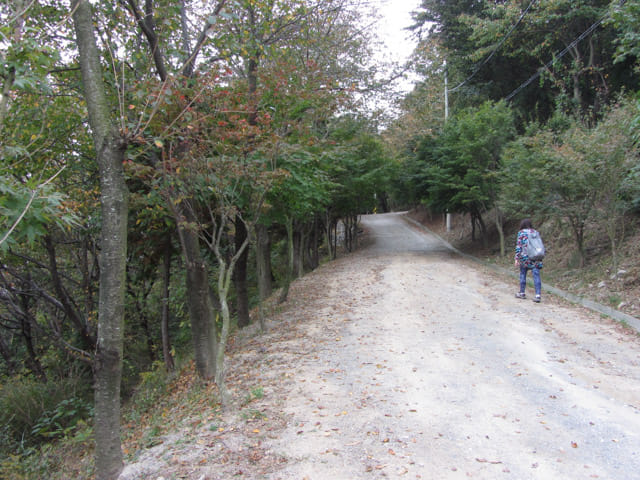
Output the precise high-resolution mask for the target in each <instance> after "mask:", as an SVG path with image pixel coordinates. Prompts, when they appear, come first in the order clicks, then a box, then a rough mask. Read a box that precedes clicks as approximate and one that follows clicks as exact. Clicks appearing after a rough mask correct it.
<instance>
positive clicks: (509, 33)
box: [449, 0, 536, 92]
mask: <svg viewBox="0 0 640 480" xmlns="http://www.w3.org/2000/svg"><path fill="white" fill-rule="evenodd" d="M534 3H536V0H531V3H529V6H528V7H527V8H525V10H524V12H522V14H521V15H520V18H519V19H518V21H517V22H516V23H515V24H514V25H512V26H511V29H510V30H509V31H508V32H507V34H506V35H505V36H504V37H503V38H502V40H501V41H500V43H499V44H498V45H497V46H496V48H494V49H493V50H492V51H491V53H490V54H489V56H487V58H485V59H484V61H483V62H482V63H480V64H478V65H477V66H476V69H475V70H474V71H473V73H472V74H471V75H469V76H468V77H467V78H466V79H465V80H464V81H463V82H462V83H460V84H459V85H457V86H455V87H454V88H452V89H451V90H449V91H450V92H455V91H456V90H458V89H459V88H460V87H462V86H464V85H465V84H466V83H467V82H468V81H469V80H471V79H472V78H473V77H475V76H476V73H478V72H479V71H480V69H481V68H482V67H484V66H485V65H486V64H487V62H489V60H491V58H492V57H493V55H494V54H495V53H496V52H497V51H498V50H499V49H500V47H502V44H503V43H504V42H505V41H506V40H507V38H509V36H510V35H511V34H512V33H513V31H514V30H515V29H516V28H518V25H520V23H521V22H522V19H523V18H524V17H525V16H526V15H527V13H529V10H530V9H531V7H532V6H533V4H534Z"/></svg>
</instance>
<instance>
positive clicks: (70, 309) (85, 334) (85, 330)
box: [44, 235, 96, 352]
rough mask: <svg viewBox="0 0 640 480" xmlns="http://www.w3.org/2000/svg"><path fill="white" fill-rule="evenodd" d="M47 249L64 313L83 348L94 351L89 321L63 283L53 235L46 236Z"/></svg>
mask: <svg viewBox="0 0 640 480" xmlns="http://www.w3.org/2000/svg"><path fill="white" fill-rule="evenodd" d="M44 245H45V249H46V250H47V254H48V256H49V271H50V272H51V281H52V283H53V289H54V290H55V291H56V294H57V295H58V298H59V299H60V303H62V306H63V308H64V313H65V315H66V316H67V318H68V319H69V320H70V321H71V323H72V324H73V325H74V326H75V328H76V331H77V332H78V335H79V336H80V340H81V342H82V348H84V349H85V350H86V351H87V352H92V351H93V350H95V348H96V339H95V338H93V337H92V335H91V333H90V332H89V326H88V323H87V322H86V321H85V319H84V318H83V317H82V316H81V315H80V313H79V312H78V311H77V310H76V308H75V307H74V302H73V300H72V299H71V298H70V297H69V295H68V293H67V290H66V289H65V288H64V287H63V285H62V280H61V278H60V273H59V272H58V262H57V258H56V249H55V246H54V245H53V241H52V239H51V236H49V235H47V236H45V238H44Z"/></svg>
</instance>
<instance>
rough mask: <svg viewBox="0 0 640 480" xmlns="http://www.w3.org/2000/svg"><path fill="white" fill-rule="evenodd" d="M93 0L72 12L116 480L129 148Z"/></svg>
mask: <svg viewBox="0 0 640 480" xmlns="http://www.w3.org/2000/svg"><path fill="white" fill-rule="evenodd" d="M91 8H92V7H91V3H90V2H89V1H88V0H73V1H72V2H71V9H72V11H73V21H74V26H75V31H76V44H77V46H78V51H79V61H80V72H81V74H82V86H83V90H84V98H85V101H86V103H87V110H88V113H89V125H90V126H91V130H92V133H93V141H94V145H95V150H96V155H97V161H98V167H99V172H100V174H99V175H100V201H101V205H102V228H101V233H100V248H101V253H100V294H99V300H98V341H97V348H96V360H95V417H94V435H95V442H96V448H95V452H96V454H95V455H96V479H97V480H113V479H115V478H117V477H118V475H119V474H120V472H121V471H122V468H123V461H122V449H121V443H120V381H121V377H122V351H123V320H124V298H125V281H126V278H125V276H126V254H127V214H128V192H127V186H126V184H125V179H124V174H123V171H122V163H123V160H124V150H125V147H126V145H125V144H124V142H123V141H122V139H121V138H120V137H119V135H118V131H117V129H116V128H115V127H114V125H113V124H112V123H111V112H110V110H109V107H108V101H107V95H106V89H105V85H104V82H103V79H102V68H101V64H100V53H99V51H98V49H97V47H96V41H95V36H94V32H93V14H92V11H91Z"/></svg>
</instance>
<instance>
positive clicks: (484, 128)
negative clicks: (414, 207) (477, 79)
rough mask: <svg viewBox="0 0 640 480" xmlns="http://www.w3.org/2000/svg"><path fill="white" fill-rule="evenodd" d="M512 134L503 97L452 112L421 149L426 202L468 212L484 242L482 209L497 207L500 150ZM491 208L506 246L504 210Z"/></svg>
mask: <svg viewBox="0 0 640 480" xmlns="http://www.w3.org/2000/svg"><path fill="white" fill-rule="evenodd" d="M514 136H515V127H514V124H513V115H512V113H511V110H510V109H509V107H508V106H507V105H506V103H505V102H500V103H498V104H493V103H491V102H486V103H485V104H484V105H482V106H481V107H479V108H477V109H467V110H465V111H463V112H460V113H459V114H458V115H456V116H455V117H454V118H452V119H451V120H450V121H449V122H447V124H446V125H445V127H444V130H443V133H442V135H441V136H440V137H439V138H438V141H437V143H436V145H435V148H434V149H433V150H431V151H429V150H427V149H425V151H424V154H425V155H427V156H425V158H424V160H425V168H426V170H427V174H426V184H427V185H426V189H427V191H428V197H427V199H425V200H426V203H427V204H428V205H429V206H431V207H433V208H434V209H436V210H437V211H449V212H461V213H469V214H470V215H471V224H472V227H473V231H474V232H475V227H476V225H477V226H479V227H480V230H481V234H482V238H483V241H485V242H486V240H487V238H486V227H485V225H484V221H483V220H482V214H483V213H484V212H487V211H489V210H490V209H492V208H494V207H497V205H496V201H497V198H498V194H499V191H498V189H497V178H498V176H499V170H500V154H501V152H502V148H503V147H504V146H505V145H506V144H507V142H509V141H510V140H511V139H512V138H513V137H514ZM495 211H496V218H495V222H496V228H497V230H498V232H499V233H500V237H501V251H502V252H504V236H503V234H502V216H501V213H500V210H499V209H497V208H496V210H495Z"/></svg>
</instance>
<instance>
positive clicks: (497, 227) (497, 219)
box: [495, 207, 506, 257]
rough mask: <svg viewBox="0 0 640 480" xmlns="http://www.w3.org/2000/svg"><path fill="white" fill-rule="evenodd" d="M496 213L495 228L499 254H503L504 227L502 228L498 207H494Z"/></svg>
mask: <svg viewBox="0 0 640 480" xmlns="http://www.w3.org/2000/svg"><path fill="white" fill-rule="evenodd" d="M495 213H496V230H498V236H499V237H500V256H501V257H504V256H505V254H506V253H505V245H504V229H503V228H502V212H501V211H500V209H499V208H498V207H495Z"/></svg>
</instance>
